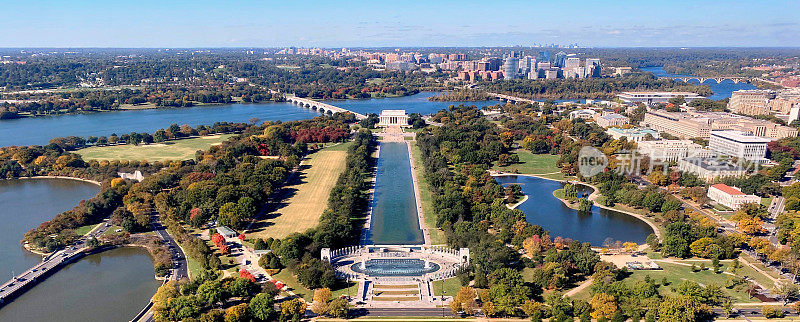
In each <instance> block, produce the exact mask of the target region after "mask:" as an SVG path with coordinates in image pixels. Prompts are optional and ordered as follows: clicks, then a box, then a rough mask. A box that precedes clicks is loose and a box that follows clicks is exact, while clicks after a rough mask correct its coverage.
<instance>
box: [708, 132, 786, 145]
mask: <svg viewBox="0 0 800 322" xmlns="http://www.w3.org/2000/svg"><path fill="white" fill-rule="evenodd" d="M711 136H712V137H714V136H716V137H720V138H723V139H727V140H732V141H736V142H740V143H769V142H770V141H772V140H771V139H768V138H762V137H760V136H755V135H752V134H750V133H747V132H742V131H734V130H719V131H717V130H715V131H711Z"/></svg>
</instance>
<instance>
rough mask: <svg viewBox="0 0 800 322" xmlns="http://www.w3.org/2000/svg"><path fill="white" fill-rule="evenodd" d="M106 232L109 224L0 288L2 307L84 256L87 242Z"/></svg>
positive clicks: (87, 246) (87, 247)
mask: <svg viewBox="0 0 800 322" xmlns="http://www.w3.org/2000/svg"><path fill="white" fill-rule="evenodd" d="M106 230H108V226H107V224H100V225H99V228H96V229H95V230H93V231H91V232H89V233H88V234H87V235H85V236H83V237H81V238H80V239H78V240H77V241H76V242H75V243H73V244H72V245H69V246H67V247H66V248H65V249H62V250H59V251H57V252H55V253H53V254H50V255H48V256H46V257H44V258H43V260H42V262H40V263H38V264H36V265H35V266H33V267H31V268H29V269H28V270H26V271H25V272H23V273H22V274H20V275H17V276H15V277H14V278H12V279H11V280H9V281H7V282H5V283H4V284H3V285H2V286H0V305H3V304H5V303H8V301H10V300H11V299H12V298H13V297H15V296H18V295H19V294H21V293H22V292H24V291H25V290H27V289H28V287H31V286H33V285H32V284H34V283H37V282H39V281H41V280H43V279H45V278H47V276H49V274H50V273H52V272H53V271H54V270H56V269H58V268H60V267H61V266H62V265H65V264H68V263H70V262H71V261H73V260H75V259H77V258H80V257H81V256H83V252H84V251H86V250H88V249H89V245H88V244H87V242H88V241H89V240H90V239H91V238H92V237H97V236H100V235H102V234H103V233H104V232H105V231H106Z"/></svg>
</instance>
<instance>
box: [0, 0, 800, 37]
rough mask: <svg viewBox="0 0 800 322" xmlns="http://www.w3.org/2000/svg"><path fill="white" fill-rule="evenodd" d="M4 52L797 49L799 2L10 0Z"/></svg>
mask: <svg viewBox="0 0 800 322" xmlns="http://www.w3.org/2000/svg"><path fill="white" fill-rule="evenodd" d="M2 7H3V9H4V11H5V12H6V13H7V14H6V15H4V19H2V20H0V30H2V32H3V37H0V47H282V46H306V47H310V46H319V47H387V46H388V47H406V46H428V47H436V46H459V47H462V46H463V47H466V46H508V45H524V46H529V45H533V44H552V43H555V44H561V45H567V44H578V45H581V46H592V47H728V46H733V47H796V46H800V1H788V0H787V1H745V0H733V1H685V0H680V1H669V2H666V1H664V2H663V3H661V2H659V3H655V2H646V1H623V0H614V1H604V2H596V1H576V0H572V1H516V0H497V1H452V0H443V1H416V0H407V1H379V2H377V1H366V0H354V1H346V2H345V1H339V2H333V1H308V0H299V1H236V2H235V3H228V2H225V1H206V0H200V1H185V0H178V1H154V0H142V1H126V2H115V1H114V2H107V1H97V0H75V1H43V0H28V1H19V0H11V1H4V3H3V4H2Z"/></svg>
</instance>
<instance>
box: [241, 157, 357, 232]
mask: <svg viewBox="0 0 800 322" xmlns="http://www.w3.org/2000/svg"><path fill="white" fill-rule="evenodd" d="M351 144H352V143H344V144H339V145H335V146H331V147H327V148H324V149H322V150H319V151H317V152H315V153H313V154H311V155H310V156H309V157H308V159H306V160H303V162H302V164H301V168H300V172H299V174H298V175H297V177H295V179H292V182H290V183H289V184H288V185H287V186H286V187H285V188H283V193H285V196H284V198H283V200H282V201H281V202H280V203H279V204H277V205H276V207H275V209H274V210H272V211H271V212H270V213H269V214H268V215H267V216H266V217H265V218H262V219H261V220H259V221H257V222H255V223H254V224H253V226H252V227H251V228H250V229H249V230H248V233H247V236H248V237H252V238H268V237H273V238H284V237H286V236H288V235H289V234H291V233H295V232H303V231H306V230H307V229H309V228H312V227H314V226H316V225H317V223H318V222H319V217H320V216H321V215H322V212H323V211H325V209H326V208H327V207H328V197H329V195H330V193H331V189H333V186H334V185H335V184H336V180H337V179H338V178H339V175H340V174H341V173H342V172H343V171H344V166H345V158H346V157H347V148H348V147H349V146H350V145H351Z"/></svg>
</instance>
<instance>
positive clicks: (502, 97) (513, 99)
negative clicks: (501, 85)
mask: <svg viewBox="0 0 800 322" xmlns="http://www.w3.org/2000/svg"><path fill="white" fill-rule="evenodd" d="M486 95H489V96H492V97H496V98H497V99H499V100H500V101H503V102H509V103H518V102H526V103H531V104H533V103H534V102H536V101H535V100H532V99H529V98H522V97H516V96H511V95H506V94H499V93H486Z"/></svg>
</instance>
